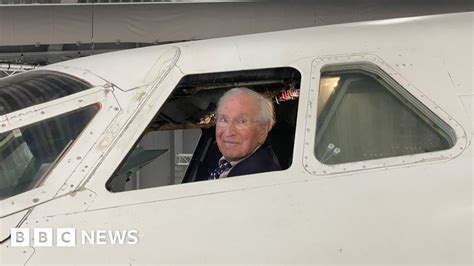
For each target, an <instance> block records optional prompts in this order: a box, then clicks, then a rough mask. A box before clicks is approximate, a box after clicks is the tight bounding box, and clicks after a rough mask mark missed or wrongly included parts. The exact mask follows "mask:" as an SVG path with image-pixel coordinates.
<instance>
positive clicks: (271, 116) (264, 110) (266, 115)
mask: <svg viewBox="0 0 474 266" xmlns="http://www.w3.org/2000/svg"><path fill="white" fill-rule="evenodd" d="M238 94H245V95H249V96H252V97H254V98H255V99H257V102H258V103H259V107H260V118H259V121H260V124H262V125H263V126H269V129H271V128H272V127H273V126H274V125H275V109H274V108H273V103H272V101H271V100H270V99H269V98H267V97H265V96H263V95H261V94H260V93H258V92H256V91H254V90H251V89H249V88H245V87H238V88H233V89H230V90H228V91H227V92H226V93H224V95H222V97H221V98H220V99H219V102H218V103H217V112H218V113H219V107H220V105H221V103H222V102H223V101H224V100H225V99H226V98H228V97H229V96H233V95H238Z"/></svg>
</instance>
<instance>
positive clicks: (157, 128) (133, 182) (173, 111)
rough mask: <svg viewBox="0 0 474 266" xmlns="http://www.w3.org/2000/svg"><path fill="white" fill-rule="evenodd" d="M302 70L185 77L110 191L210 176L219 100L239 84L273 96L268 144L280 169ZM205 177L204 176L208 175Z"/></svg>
mask: <svg viewBox="0 0 474 266" xmlns="http://www.w3.org/2000/svg"><path fill="white" fill-rule="evenodd" d="M300 83H301V73H300V72H299V71H298V70H296V69H294V68H290V67H280V68H268V69H256V70H241V71H229V72H216V73H204V74H193V75H187V76H185V77H183V78H182V79H181V80H180V81H179V83H178V84H177V86H176V88H175V89H174V91H173V93H172V94H171V95H170V97H169V98H168V100H167V101H166V102H165V103H164V104H163V106H162V107H161V109H160V110H159V111H158V113H156V114H155V117H154V118H153V120H152V121H151V122H150V123H149V125H148V127H147V128H146V129H145V131H144V132H143V134H142V136H141V138H140V139H138V140H137V141H136V145H135V146H134V147H133V148H132V149H131V150H130V151H129V153H128V155H127V156H126V157H125V159H124V160H123V161H122V163H121V164H120V166H119V167H118V168H117V169H116V171H115V172H114V174H113V175H112V176H111V177H110V179H109V180H108V181H107V184H106V187H107V189H108V190H109V191H111V192H121V191H129V190H135V189H143V188H149V187H157V186H165V185H175V184H181V183H190V182H196V181H201V180H207V177H208V176H209V174H210V173H211V171H212V169H210V167H213V165H211V164H212V163H217V162H218V158H215V156H216V155H218V154H219V153H218V150H217V144H216V138H215V121H216V105H217V103H218V101H219V99H220V97H221V96H222V95H223V94H224V93H225V92H226V91H228V90H230V89H232V88H235V87H247V88H249V89H251V90H254V91H256V92H258V93H260V94H262V95H264V96H266V97H267V98H269V99H272V101H273V105H274V108H275V115H276V123H275V126H274V127H273V129H272V130H271V131H270V132H269V134H268V137H267V139H266V144H268V145H269V146H271V148H272V150H273V152H274V153H275V156H276V157H277V158H276V159H277V160H278V161H279V164H280V166H281V169H283V170H284V169H287V168H289V167H290V165H291V164H292V158H293V147H294V136H295V128H296V117H297V108H298V101H299V93H300ZM204 177H205V178H204Z"/></svg>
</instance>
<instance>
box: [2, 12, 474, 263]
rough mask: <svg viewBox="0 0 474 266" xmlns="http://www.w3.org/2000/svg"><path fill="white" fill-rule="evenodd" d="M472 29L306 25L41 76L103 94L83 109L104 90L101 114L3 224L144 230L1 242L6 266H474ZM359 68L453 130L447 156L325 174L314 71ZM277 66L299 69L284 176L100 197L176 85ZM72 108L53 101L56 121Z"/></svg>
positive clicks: (110, 58)
mask: <svg viewBox="0 0 474 266" xmlns="http://www.w3.org/2000/svg"><path fill="white" fill-rule="evenodd" d="M473 18H474V13H464V14H454V15H446V16H430V17H423V18H412V19H404V20H391V21H385V22H383V21H382V22H372V23H356V24H345V25H336V26H327V27H319V28H308V29H301V30H294V31H284V32H275V33H267V34H261V35H249V36H240V37H231V38H221V39H214V40H208V41H197V42H188V43H181V44H173V45H172V46H170V45H164V46H159V47H149V48H145V49H137V50H131V51H126V52H117V53H110V54H104V55H99V56H97V57H88V58H81V59H78V60H72V61H68V62H65V63H61V64H58V65H52V66H48V67H45V68H44V69H50V70H55V71H64V72H66V73H70V74H74V75H76V76H78V77H81V78H82V79H84V80H86V81H89V82H90V83H92V84H94V85H96V86H95V87H94V88H92V89H91V90H88V91H85V92H84V93H83V94H84V95H82V94H81V95H80V97H79V98H78V99H86V98H87V96H86V95H87V94H88V93H90V92H92V91H97V93H98V94H100V97H99V98H98V99H97V101H98V102H99V103H100V107H101V108H100V110H99V111H98V113H97V116H96V117H95V118H94V120H93V121H92V122H91V123H90V125H89V127H88V128H87V131H85V133H84V134H86V135H85V136H84V137H83V138H79V139H78V141H77V143H75V144H74V145H73V146H71V148H70V150H69V151H68V152H67V153H66V154H65V160H63V161H62V162H61V163H62V164H58V167H56V168H54V170H53V172H52V174H51V175H50V176H49V177H48V178H46V180H45V184H44V186H40V187H39V188H36V189H33V190H31V191H28V192H26V193H22V194H19V195H16V196H13V197H11V198H7V199H5V200H2V201H0V209H1V210H2V213H1V214H2V216H0V217H1V218H2V219H4V218H5V217H6V218H8V215H11V214H13V213H15V212H20V211H23V210H26V209H28V208H32V211H31V213H29V215H28V216H27V217H26V219H25V220H24V221H23V223H21V225H19V226H21V227H22V228H45V227H52V228H75V229H76V232H81V231H86V232H89V233H90V232H92V233H94V232H97V230H118V231H123V230H136V234H137V237H138V243H135V244H127V243H125V244H110V243H109V244H98V245H95V244H90V243H85V244H82V243H81V242H82V240H83V239H80V237H81V235H80V234H78V235H77V236H78V237H79V238H78V239H77V241H78V242H77V243H78V244H77V245H76V246H75V247H73V248H66V247H64V248H59V247H53V248H51V247H34V249H33V247H31V248H26V249H25V248H14V247H11V246H10V244H11V242H10V240H7V241H5V242H4V243H2V244H0V254H1V255H2V259H1V260H0V263H1V264H7V263H18V262H20V263H22V262H26V260H27V263H26V264H27V265H28V264H41V263H48V264H53V263H56V264H67V263H76V264H81V263H97V264H106V263H107V264H108V263H113V264H132V265H133V264H140V263H142V264H143V263H148V264H158V263H192V264H197V263H215V264H221V263H283V264H295V263H324V264H329V263H338V264H342V263H347V264H354V263H358V264H369V263H373V264H388V263H392V264H393V263H412V264H466V265H470V264H472V254H473V250H472V235H473V231H472V224H473V222H472V212H473V207H472V195H473V194H472V192H473V186H472V184H473V178H474V176H473V168H472V167H473V164H474V156H473V150H472V145H471V143H472V125H471V122H472V114H470V113H469V112H468V111H467V110H469V109H466V102H467V103H468V101H466V98H462V99H460V95H471V94H472V86H473V84H472V64H473V62H472V61H471V60H470V58H469V57H464V52H465V51H466V50H467V49H468V48H467V47H472V19H473ZM453 25H456V27H453ZM457 44H459V47H458V49H459V50H457V49H456V45H457ZM469 45H470V46H469ZM471 50H472V49H469V50H467V51H471ZM460 54H462V56H461V55H460ZM119 59H120V60H119ZM318 60H319V61H318ZM157 62H158V63H157ZM357 62H360V63H371V64H373V65H375V66H377V67H379V68H380V69H381V70H382V71H383V72H384V73H385V74H387V75H388V76H389V77H390V78H392V79H393V80H395V81H396V82H397V83H398V84H399V85H400V86H401V87H403V89H404V90H406V92H407V93H409V94H410V95H412V96H413V97H414V98H415V99H417V100H419V102H420V103H422V104H423V105H424V106H426V107H427V108H428V109H429V110H430V111H432V112H433V113H434V114H435V115H437V116H438V117H439V118H440V119H441V120H442V121H444V122H445V123H446V124H447V125H448V126H450V127H451V128H453V132H454V134H455V137H456V142H455V143H454V144H453V146H452V147H451V148H449V149H447V150H441V151H435V152H425V153H422V154H411V155H403V156H398V157H389V158H383V159H377V160H367V161H359V162H353V163H344V164H340V165H326V164H323V163H321V162H319V161H318V160H317V159H316V156H315V153H314V149H313V148H312V147H314V145H315V144H314V142H315V127H316V118H315V116H316V110H317V106H316V105H317V95H318V94H317V93H318V92H317V91H318V88H319V80H320V76H321V69H322V67H323V66H325V65H331V64H337V63H341V64H342V63H346V64H348V63H357ZM128 66H129V67H128ZM275 67H291V68H294V69H296V70H297V71H299V73H301V84H300V91H301V95H300V99H299V104H298V110H297V111H298V113H297V120H296V121H297V122H296V128H295V137H294V147H293V157H292V164H291V166H290V167H289V168H288V169H286V170H282V171H279V172H272V173H261V174H254V175H247V176H240V177H235V178H228V179H220V180H215V181H216V182H193V183H186V184H180V185H172V186H162V187H154V188H148V189H140V190H132V191H125V192H118V193H112V192H110V191H108V190H107V188H106V182H107V180H108V179H109V178H110V177H111V176H112V175H113V173H114V171H115V169H116V168H117V167H118V166H119V164H120V162H122V160H123V159H124V157H125V156H126V154H127V152H128V151H130V150H131V149H132V148H133V147H134V145H136V141H137V139H138V138H139V137H140V135H141V134H142V132H143V131H144V130H145V129H146V128H147V125H148V124H149V122H150V121H152V119H153V118H154V117H155V114H156V113H157V112H158V111H159V110H160V108H161V107H162V106H163V104H164V103H165V101H166V100H167V99H168V98H169V97H170V94H171V93H172V92H173V91H174V89H175V87H176V86H177V84H178V82H179V81H180V80H181V79H182V78H183V77H185V76H186V75H191V74H201V73H217V72H225V71H237V70H238V71H243V70H253V69H263V68H275ZM61 69H63V70H61ZM469 69H470V70H469ZM466 92H469V93H468V94H466ZM461 97H464V96H461ZM72 98H74V97H72ZM74 99H76V98H74ZM68 100H70V98H65V99H59V100H56V101H55V102H51V103H47V104H46V105H48V104H49V105H51V106H53V107H54V108H56V109H57V110H59V107H60V106H61V104H62V103H67V102H68ZM76 100H77V99H76ZM91 101H92V100H91ZM463 103H464V105H463ZM70 104H71V103H70ZM74 104H78V103H76V102H75V103H74ZM468 104H469V103H468ZM70 107H71V106H70V105H66V108H65V109H67V108H70ZM23 111H24V110H23ZM23 111H22V110H20V112H23ZM64 112H66V110H64ZM2 119H3V118H2V117H0V121H4V120H2ZM34 119H37V120H39V118H33V117H30V121H29V122H31V123H33V122H35V121H36V120H34ZM15 123H16V124H11V125H8V126H9V128H8V129H4V128H2V127H1V126H0V132H2V133H3V132H7V131H8V130H10V129H12V128H14V127H18V126H19V125H20V122H18V121H17V122H15ZM25 123H26V122H25ZM10 127H11V128H10ZM363 166H366V167H363ZM367 166H369V167H367ZM324 171H325V172H324ZM44 191H46V193H42V192H44ZM43 194H45V195H46V196H42V195H43ZM2 222H3V221H2ZM19 222H20V221H19ZM2 229H4V228H2ZM106 233H107V232H106ZM127 239H130V238H127ZM86 240H87V239H86ZM20 250H21V251H23V250H25V253H22V252H20ZM32 250H33V251H34V252H32ZM4 254H6V255H5V256H4Z"/></svg>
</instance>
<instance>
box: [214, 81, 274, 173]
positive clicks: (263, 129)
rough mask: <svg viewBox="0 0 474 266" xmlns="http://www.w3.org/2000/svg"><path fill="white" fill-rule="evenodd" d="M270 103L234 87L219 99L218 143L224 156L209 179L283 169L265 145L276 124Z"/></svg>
mask: <svg viewBox="0 0 474 266" xmlns="http://www.w3.org/2000/svg"><path fill="white" fill-rule="evenodd" d="M274 117H275V114H274V110H273V103H272V102H271V100H269V99H267V98H265V97H263V96H262V95H260V94H258V93H257V92H255V91H253V90H250V89H248V88H234V89H231V90H229V91H227V92H226V93H225V94H224V95H223V96H222V97H221V99H220V100H219V103H218V105H217V118H216V140H217V146H218V148H219V151H220V153H221V157H220V159H219V160H218V162H215V168H214V170H213V171H212V172H211V173H210V175H209V177H208V179H218V178H224V177H231V176H238V175H246V174H253V173H261V172H268V171H276V170H280V169H281V168H280V164H279V163H278V159H277V158H276V156H275V154H274V153H273V151H272V149H271V147H270V146H268V145H265V139H266V138H267V135H268V132H269V131H270V129H271V128H272V127H273V125H274V124H275V118H274Z"/></svg>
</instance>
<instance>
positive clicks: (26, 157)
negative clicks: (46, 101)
mask: <svg viewBox="0 0 474 266" xmlns="http://www.w3.org/2000/svg"><path fill="white" fill-rule="evenodd" d="M98 109H99V106H98V105H91V106H88V107H84V108H82V109H79V110H75V111H73V112H70V113H66V114H63V115H60V116H58V117H54V118H51V119H47V120H45V121H41V122H38V123H35V124H31V125H28V126H25V127H22V128H17V129H14V130H11V131H8V132H4V133H1V134H0V200H2V199H5V198H8V197H11V196H14V195H17V194H20V193H22V192H25V191H28V190H31V189H33V188H35V187H38V186H39V185H41V183H42V181H43V179H44V178H45V177H46V176H47V173H48V172H49V171H50V170H51V169H52V167H53V166H54V165H55V164H56V162H58V161H59V159H60V158H61V155H62V154H64V153H65V151H66V150H67V149H68V148H69V147H70V145H71V144H72V143H73V142H74V140H75V139H77V138H78V136H79V134H80V133H81V132H82V131H83V130H84V128H85V127H86V126H87V124H88V123H89V122H90V121H91V120H92V118H93V117H94V115H95V114H96V113H97V111H98Z"/></svg>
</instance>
